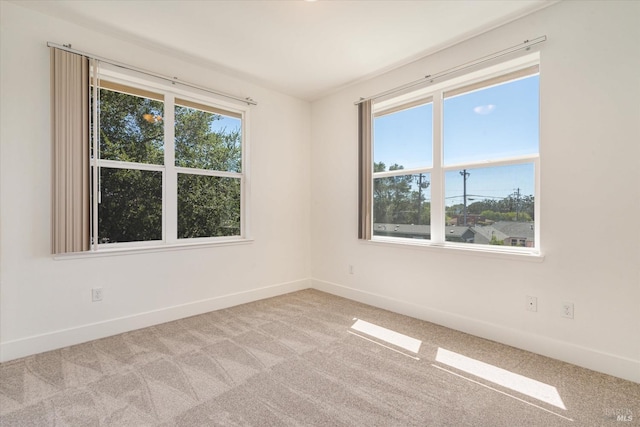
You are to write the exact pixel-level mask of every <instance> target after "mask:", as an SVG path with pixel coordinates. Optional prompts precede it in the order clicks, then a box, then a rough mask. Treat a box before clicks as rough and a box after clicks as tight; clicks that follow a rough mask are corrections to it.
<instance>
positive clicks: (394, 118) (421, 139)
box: [374, 75, 539, 205]
mask: <svg viewBox="0 0 640 427" xmlns="http://www.w3.org/2000/svg"><path fill="white" fill-rule="evenodd" d="M538 84H539V78H538V76H537V75H536V76H531V77H527V78H524V79H520V80H516V81H512V82H508V83H505V84H501V85H498V86H493V87H490V88H487V89H483V90H478V91H475V92H470V93H465V94H462V95H458V96H454V97H451V98H446V95H445V101H444V113H443V138H444V147H443V162H444V165H445V166H446V165H451V164H457V163H462V162H474V161H482V160H486V159H499V158H506V157H513V156H520V155H527V154H534V153H537V152H538V139H539V126H538ZM432 134H433V128H432V105H431V104H426V105H421V106H418V107H414V108H411V109H409V110H404V111H400V112H397V113H393V114H389V115H386V116H382V117H378V118H376V119H375V121H374V138H375V143H374V162H380V161H382V162H384V163H385V165H386V166H387V168H388V167H389V166H390V165H392V164H394V163H397V164H400V165H402V166H404V167H405V169H410V168H419V167H429V166H432V163H433V155H432V151H433V148H432ZM468 172H469V173H470V175H469V176H468V178H467V194H468V195H469V196H468V197H472V198H475V199H476V200H481V199H483V198H489V197H491V198H499V197H506V196H508V195H509V194H512V193H513V192H514V191H516V189H518V188H519V189H520V192H521V194H522V195H530V194H531V195H533V194H534V187H533V185H534V179H533V165H532V164H525V165H514V166H503V167H495V168H479V169H468ZM462 194H463V178H462V176H461V175H460V173H459V171H450V172H447V173H446V175H445V197H446V205H451V204H456V203H462ZM473 196H476V197H473ZM483 196H484V197H483Z"/></svg>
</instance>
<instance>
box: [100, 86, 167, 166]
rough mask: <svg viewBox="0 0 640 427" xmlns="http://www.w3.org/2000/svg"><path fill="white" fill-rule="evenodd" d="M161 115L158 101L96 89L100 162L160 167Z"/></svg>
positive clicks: (161, 155) (162, 145)
mask: <svg viewBox="0 0 640 427" xmlns="http://www.w3.org/2000/svg"><path fill="white" fill-rule="evenodd" d="M123 87H124V86H123ZM132 91H134V89H132ZM158 96H160V95H158ZM163 114H164V104H163V102H162V101H157V100H154V99H150V98H145V97H142V96H134V95H128V94H125V93H121V92H115V91H111V90H107V89H100V158H102V159H106V160H119V161H123V162H138V163H151V164H156V165H159V164H162V163H164V126H163V123H162V118H163Z"/></svg>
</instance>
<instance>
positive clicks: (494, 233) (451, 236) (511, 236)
mask: <svg viewBox="0 0 640 427" xmlns="http://www.w3.org/2000/svg"><path fill="white" fill-rule="evenodd" d="M534 229H535V227H534V224H533V222H511V221H498V222H496V223H494V224H491V225H485V226H481V225H476V226H466V227H465V226H462V225H448V226H447V227H446V228H445V232H446V236H445V239H446V241H448V242H463V243H477V244H480V245H490V244H491V243H492V242H497V243H499V244H502V245H505V246H523V247H528V248H531V247H533V246H534V243H535V233H534ZM373 234H374V235H375V236H389V237H402V238H405V239H431V226H430V225H420V224H381V223H380V224H379V223H376V224H373Z"/></svg>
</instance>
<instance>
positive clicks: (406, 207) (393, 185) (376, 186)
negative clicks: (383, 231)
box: [373, 162, 431, 224]
mask: <svg viewBox="0 0 640 427" xmlns="http://www.w3.org/2000/svg"><path fill="white" fill-rule="evenodd" d="M373 170H374V172H385V171H386V170H387V169H386V165H385V164H384V163H383V162H377V163H374V167H373ZM399 170H404V166H402V165H398V164H393V165H391V166H389V171H399ZM420 183H422V185H423V188H422V191H420V190H419V188H418V186H419V185H420ZM414 184H415V185H414ZM427 187H428V182H427V181H426V180H425V178H424V176H423V177H422V179H420V176H419V175H399V176H390V177H384V178H376V179H374V183H373V221H374V222H375V223H395V224H429V223H430V222H431V204H430V202H429V201H427V200H426V197H425V192H424V189H426V188H427Z"/></svg>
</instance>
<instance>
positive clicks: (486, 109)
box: [473, 104, 496, 116]
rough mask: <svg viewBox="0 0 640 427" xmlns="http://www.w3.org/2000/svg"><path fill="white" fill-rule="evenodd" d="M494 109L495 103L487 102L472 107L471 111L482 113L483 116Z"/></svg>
mask: <svg viewBox="0 0 640 427" xmlns="http://www.w3.org/2000/svg"><path fill="white" fill-rule="evenodd" d="M495 109H496V106H495V105H493V104H488V105H478V106H477V107H476V108H474V109H473V111H474V112H475V113H476V114H482V115H483V116H485V115H487V114H491V113H492V112H493V110H495Z"/></svg>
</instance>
